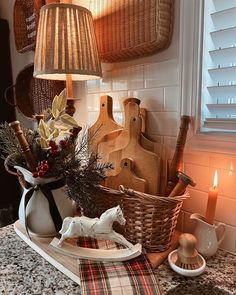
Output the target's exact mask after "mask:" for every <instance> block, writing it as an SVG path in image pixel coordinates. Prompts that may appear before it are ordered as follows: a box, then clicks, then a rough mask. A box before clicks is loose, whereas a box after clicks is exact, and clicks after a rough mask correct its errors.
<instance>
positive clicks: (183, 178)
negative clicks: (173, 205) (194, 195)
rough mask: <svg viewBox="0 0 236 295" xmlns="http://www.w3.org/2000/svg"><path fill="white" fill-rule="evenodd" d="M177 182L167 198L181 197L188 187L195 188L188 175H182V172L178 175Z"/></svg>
mask: <svg viewBox="0 0 236 295" xmlns="http://www.w3.org/2000/svg"><path fill="white" fill-rule="evenodd" d="M178 178H179V181H178V182H177V184H176V185H175V187H174V188H173V190H172V191H171V192H170V194H169V196H168V197H175V196H181V195H182V194H183V193H184V192H185V190H186V188H187V186H188V185H191V186H195V185H196V183H194V181H193V180H192V178H190V177H189V176H188V175H186V174H184V173H183V172H179V173H178Z"/></svg>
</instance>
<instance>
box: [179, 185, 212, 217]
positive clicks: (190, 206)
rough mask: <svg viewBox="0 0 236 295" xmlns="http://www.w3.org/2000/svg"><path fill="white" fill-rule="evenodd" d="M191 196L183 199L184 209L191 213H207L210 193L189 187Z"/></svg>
mask: <svg viewBox="0 0 236 295" xmlns="http://www.w3.org/2000/svg"><path fill="white" fill-rule="evenodd" d="M189 194H190V197H189V198H187V199H185V200H184V201H183V205H182V209H183V210H184V211H187V212H189V213H199V214H201V215H203V216H204V215H205V213H206V206H207V197H208V194H207V193H205V192H201V191H197V190H194V189H189Z"/></svg>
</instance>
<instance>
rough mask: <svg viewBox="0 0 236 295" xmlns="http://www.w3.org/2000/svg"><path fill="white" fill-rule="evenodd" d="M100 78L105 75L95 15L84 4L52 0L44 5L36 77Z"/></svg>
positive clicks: (35, 62) (39, 27)
mask: <svg viewBox="0 0 236 295" xmlns="http://www.w3.org/2000/svg"><path fill="white" fill-rule="evenodd" d="M66 74H70V75H71V78H72V80H90V79H99V78H100V77H101V75H102V72H101V63H100V60H99V55H98V49H97V43H96V37H95V33H94V28H93V18H92V14H91V12H90V11H89V10H87V9H86V8H84V7H81V6H78V5H73V4H67V3H53V4H48V5H45V6H43V7H42V8H41V11H40V19H39V25H38V32H37V42H36V50H35V58H34V76H35V77H37V78H43V79H53V80H66Z"/></svg>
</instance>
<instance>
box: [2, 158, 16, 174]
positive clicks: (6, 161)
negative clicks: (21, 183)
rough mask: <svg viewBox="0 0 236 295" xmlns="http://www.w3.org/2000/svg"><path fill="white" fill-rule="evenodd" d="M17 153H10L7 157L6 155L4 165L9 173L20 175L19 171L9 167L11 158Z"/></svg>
mask: <svg viewBox="0 0 236 295" xmlns="http://www.w3.org/2000/svg"><path fill="white" fill-rule="evenodd" d="M14 155H15V153H14V154H11V155H8V156H7V157H6V159H5V161H4V167H5V169H6V171H7V172H8V173H9V174H12V175H15V176H18V175H19V174H18V173H17V172H15V171H13V170H11V169H10V168H9V166H10V165H9V161H10V160H11V158H12V157H13V156H14Z"/></svg>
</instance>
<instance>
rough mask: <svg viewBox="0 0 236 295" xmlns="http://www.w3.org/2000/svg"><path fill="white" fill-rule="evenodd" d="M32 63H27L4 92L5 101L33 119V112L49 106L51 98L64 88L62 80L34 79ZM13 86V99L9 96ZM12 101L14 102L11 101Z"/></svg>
mask: <svg viewBox="0 0 236 295" xmlns="http://www.w3.org/2000/svg"><path fill="white" fill-rule="evenodd" d="M33 70H34V65H33V64H30V65H27V66H26V67H25V68H24V69H23V70H22V71H21V72H20V73H19V74H18V76H17V78H16V84H15V85H13V86H11V87H9V88H8V89H7V91H6V92H5V98H6V100H7V102H8V103H9V104H10V105H12V106H15V107H17V109H18V110H19V112H20V113H22V114H23V115H24V116H25V117H27V118H28V119H33V116H34V115H35V114H41V113H42V111H43V110H45V109H47V108H49V107H50V108H51V105H52V100H53V98H54V96H55V95H58V94H59V93H60V92H61V91H62V90H63V89H64V88H65V82H64V81H53V80H45V79H36V78H34V77H33ZM12 87H14V88H15V95H14V99H13V98H12V97H11V98H10V97H9V96H10V91H9V90H10V89H11V88H12ZM13 101H14V102H13Z"/></svg>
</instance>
